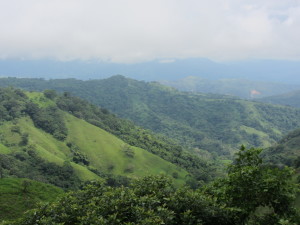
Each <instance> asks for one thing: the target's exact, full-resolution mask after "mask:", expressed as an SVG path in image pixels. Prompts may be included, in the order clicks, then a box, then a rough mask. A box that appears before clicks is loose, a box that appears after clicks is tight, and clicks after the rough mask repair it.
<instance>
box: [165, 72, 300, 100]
mask: <svg viewBox="0 0 300 225" xmlns="http://www.w3.org/2000/svg"><path fill="white" fill-rule="evenodd" d="M160 83H162V84H164V85H167V86H171V87H174V88H176V89H178V90H180V91H188V92H202V93H215V94H223V95H232V96H238V97H240V98H245V99H256V98H263V97H266V96H272V95H279V94H283V93H287V92H290V91H291V90H300V85H292V84H280V83H272V82H260V81H252V80H246V79H218V80H212V79H205V78H201V77H195V76H190V77H186V78H183V79H180V80H176V81H171V80H169V81H167V80H163V81H160Z"/></svg>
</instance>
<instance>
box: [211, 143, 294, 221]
mask: <svg viewBox="0 0 300 225" xmlns="http://www.w3.org/2000/svg"><path fill="white" fill-rule="evenodd" d="M261 151H262V149H256V148H251V149H246V148H245V147H244V146H242V147H241V150H240V151H239V152H238V153H237V158H236V159H235V161H234V163H233V164H232V165H230V166H229V168H228V177H227V178H225V179H222V180H219V181H217V182H215V183H214V186H215V192H214V195H216V196H217V198H218V199H219V202H223V203H225V205H227V206H228V207H236V208H239V209H241V210H242V221H243V222H246V221H248V222H249V221H250V220H251V218H254V217H257V216H256V212H257V210H258V209H259V207H266V208H267V209H268V210H267V211H268V212H267V213H266V214H265V215H264V217H270V218H273V219H274V221H275V220H276V222H278V221H279V220H280V219H282V218H285V219H286V218H287V219H291V221H293V220H295V219H296V217H295V216H296V211H295V209H294V207H293V203H294V200H295V198H296V193H297V190H298V186H297V185H296V184H295V183H294V182H293V180H292V177H293V175H294V170H292V169H291V168H289V167H285V168H277V167H270V166H268V165H264V164H263V161H262V158H261V157H260V155H259V154H260V153H261ZM274 223H275V222H274ZM269 224H272V223H271V222H270V221H269Z"/></svg>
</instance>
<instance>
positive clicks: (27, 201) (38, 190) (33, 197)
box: [0, 178, 63, 222]
mask: <svg viewBox="0 0 300 225" xmlns="http://www.w3.org/2000/svg"><path fill="white" fill-rule="evenodd" d="M62 193H63V191H62V190H61V189H60V188H57V187H55V186H52V185H49V184H44V183H41V182H37V181H33V180H28V179H20V178H1V179H0V222H1V221H2V220H10V219H16V218H18V217H20V215H22V213H24V212H25V211H26V210H28V209H32V208H36V207H37V206H38V204H39V203H46V202H52V201H53V200H55V199H56V198H57V197H58V196H59V195H61V194H62Z"/></svg>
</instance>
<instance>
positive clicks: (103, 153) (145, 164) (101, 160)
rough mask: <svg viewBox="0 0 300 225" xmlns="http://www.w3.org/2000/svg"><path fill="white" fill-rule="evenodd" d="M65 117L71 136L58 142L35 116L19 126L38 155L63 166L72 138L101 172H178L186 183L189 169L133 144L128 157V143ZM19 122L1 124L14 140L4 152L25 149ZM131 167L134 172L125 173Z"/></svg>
mask: <svg viewBox="0 0 300 225" xmlns="http://www.w3.org/2000/svg"><path fill="white" fill-rule="evenodd" d="M65 118H66V123H67V127H68V129H69V135H68V138H67V140H66V141H65V142H61V141H58V140H57V139H55V138H53V137H52V135H50V134H48V133H46V132H44V131H42V130H41V129H38V128H36V127H35V126H34V125H33V123H32V121H31V119H29V118H27V117H26V118H21V119H19V120H18V122H17V124H16V125H17V126H19V127H20V129H21V132H27V133H28V134H29V144H30V145H33V146H35V149H36V151H37V153H38V155H39V156H41V157H42V158H43V159H45V160H46V161H49V162H53V163H56V164H58V165H62V164H63V163H64V162H65V161H70V160H71V158H72V155H71V152H70V149H69V148H68V147H67V145H66V143H67V142H69V141H72V142H73V143H75V144H76V145H77V146H78V147H79V149H80V151H81V152H82V153H84V154H85V155H86V156H87V158H88V159H89V160H90V162H91V165H90V166H91V167H93V168H95V169H97V170H99V171H105V172H111V173H113V174H119V175H127V176H130V177H136V176H144V175H147V174H159V173H165V174H168V175H172V174H173V173H175V172H177V173H178V174H179V179H178V180H177V183H183V180H184V178H185V176H186V175H187V172H186V171H184V170H182V169H180V168H178V167H177V166H175V165H173V164H171V163H169V162H167V161H165V160H163V159H161V158H160V157H158V156H155V155H153V154H151V153H149V152H147V151H146V150H143V149H140V148H135V147H132V149H133V150H134V152H135V154H134V157H133V158H130V157H127V156H125V154H124V153H123V152H121V149H122V147H123V146H124V145H125V143H124V142H123V141H121V140H120V139H118V138H116V137H115V136H113V135H111V134H109V133H108V132H106V131H104V130H102V129H100V128H98V127H96V126H93V125H91V124H89V123H87V122H85V121H83V120H81V119H78V118H76V117H73V116H71V115H69V114H67V113H65ZM16 125H15V124H13V123H12V122H8V123H5V124H3V125H2V126H1V128H0V131H1V133H2V135H3V136H4V137H5V140H6V141H7V142H8V143H12V144H11V146H10V148H7V147H5V146H4V145H2V144H1V145H0V150H1V152H2V153H9V151H10V150H11V151H19V150H21V147H20V146H19V145H18V143H19V142H20V140H21V138H20V135H19V134H18V133H15V132H12V131H11V127H12V126H16ZM9 149H10V150H9ZM71 165H72V166H73V168H74V169H75V171H76V174H77V175H78V176H79V178H80V179H81V180H91V179H99V176H97V175H96V174H95V173H93V172H91V171H90V170H89V169H88V168H87V167H85V166H83V165H79V164H76V163H73V162H71ZM112 167H113V169H112V170H110V169H109V168H112ZM128 168H130V169H131V170H132V172H130V173H126V172H124V171H125V170H126V169H128Z"/></svg>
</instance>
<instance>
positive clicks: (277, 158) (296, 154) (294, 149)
mask: <svg viewBox="0 0 300 225" xmlns="http://www.w3.org/2000/svg"><path fill="white" fill-rule="evenodd" d="M264 156H265V157H266V158H267V159H268V161H269V162H272V163H273V164H279V165H283V164H284V165H288V166H293V167H296V168H298V167H300V129H296V130H294V131H292V132H290V133H289V134H287V135H286V136H285V137H284V138H282V139H281V140H280V141H279V142H278V144H276V145H274V146H272V147H270V148H268V149H266V150H265V151H264Z"/></svg>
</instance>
